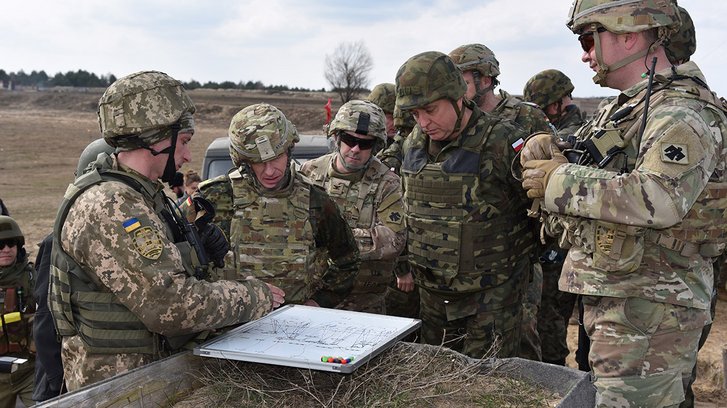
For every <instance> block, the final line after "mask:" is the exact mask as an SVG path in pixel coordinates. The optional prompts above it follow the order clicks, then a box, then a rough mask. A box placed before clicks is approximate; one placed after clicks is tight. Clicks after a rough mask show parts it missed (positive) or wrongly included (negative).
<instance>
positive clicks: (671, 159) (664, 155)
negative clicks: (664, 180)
mask: <svg viewBox="0 0 727 408" xmlns="http://www.w3.org/2000/svg"><path fill="white" fill-rule="evenodd" d="M661 161H663V162H666V163H676V164H689V150H688V148H687V145H685V144H677V143H669V142H666V143H662V144H661Z"/></svg>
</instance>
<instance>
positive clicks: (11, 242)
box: [0, 239, 18, 250]
mask: <svg viewBox="0 0 727 408" xmlns="http://www.w3.org/2000/svg"><path fill="white" fill-rule="evenodd" d="M14 246H18V240H16V239H2V240H0V250H2V249H5V247H10V248H12V247H14Z"/></svg>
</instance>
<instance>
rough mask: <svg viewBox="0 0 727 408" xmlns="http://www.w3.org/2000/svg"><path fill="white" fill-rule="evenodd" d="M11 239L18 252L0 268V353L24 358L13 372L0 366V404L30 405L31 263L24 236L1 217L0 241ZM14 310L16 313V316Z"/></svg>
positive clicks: (6, 406) (32, 351) (32, 358)
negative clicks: (21, 402) (18, 403)
mask: <svg viewBox="0 0 727 408" xmlns="http://www.w3.org/2000/svg"><path fill="white" fill-rule="evenodd" d="M6 239H14V240H15V241H16V246H17V250H18V254H17V257H16V260H15V262H14V263H13V264H12V265H9V266H4V267H0V307H2V309H1V310H0V313H2V315H3V316H2V327H1V328H2V330H0V334H1V336H0V337H1V338H0V356H2V357H15V358H22V359H27V360H28V361H27V362H26V363H24V364H20V365H19V366H18V368H17V370H16V371H14V372H11V371H10V366H9V365H8V366H7V367H6V366H2V367H0V407H3V408H12V407H15V401H16V398H17V397H20V398H21V399H22V401H23V403H24V404H25V406H28V407H29V406H31V405H33V399H32V398H31V397H32V394H33V367H34V364H35V346H34V344H33V333H32V328H33V322H32V320H33V315H34V313H35V298H34V297H33V288H34V284H35V283H34V277H33V272H34V270H33V265H32V264H31V263H29V262H28V256H27V254H26V252H25V248H24V244H25V237H24V236H23V233H22V232H21V231H20V228H19V227H18V224H17V223H16V222H15V220H13V219H12V218H10V217H8V216H5V215H2V216H0V240H6ZM14 313H19V316H18V317H19V319H16V318H14V317H12V316H14Z"/></svg>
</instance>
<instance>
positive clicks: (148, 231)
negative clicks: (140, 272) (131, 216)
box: [129, 221, 164, 261]
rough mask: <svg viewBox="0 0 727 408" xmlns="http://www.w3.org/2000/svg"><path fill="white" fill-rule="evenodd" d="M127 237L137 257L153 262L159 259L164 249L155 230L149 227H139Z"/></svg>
mask: <svg viewBox="0 0 727 408" xmlns="http://www.w3.org/2000/svg"><path fill="white" fill-rule="evenodd" d="M137 222H138V221H137ZM129 235H130V236H131V239H132V242H133V243H134V249H135V250H136V252H138V253H139V255H141V256H143V257H144V258H147V259H151V260H153V261H154V260H157V259H159V257H160V256H161V254H162V250H163V249H164V244H163V243H162V240H161V238H160V237H159V233H158V232H157V231H156V230H154V229H152V228H151V227H149V226H146V227H140V228H137V229H135V230H133V232H131V233H129Z"/></svg>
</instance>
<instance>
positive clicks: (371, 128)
mask: <svg viewBox="0 0 727 408" xmlns="http://www.w3.org/2000/svg"><path fill="white" fill-rule="evenodd" d="M337 131H343V132H352V133H357V134H359V135H367V136H373V137H375V138H376V139H377V140H379V141H380V142H381V143H386V118H385V116H384V111H383V110H382V109H381V108H380V107H379V106H378V105H376V104H375V103H373V102H371V101H362V100H356V99H354V100H351V101H348V102H346V103H345V104H343V105H342V106H341V107H340V108H339V109H338V112H337V113H336V117H334V118H333V120H332V121H331V126H330V128H329V130H328V135H329V136H333V135H335V133H336V132H337Z"/></svg>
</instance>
